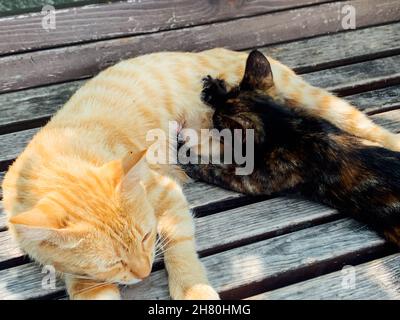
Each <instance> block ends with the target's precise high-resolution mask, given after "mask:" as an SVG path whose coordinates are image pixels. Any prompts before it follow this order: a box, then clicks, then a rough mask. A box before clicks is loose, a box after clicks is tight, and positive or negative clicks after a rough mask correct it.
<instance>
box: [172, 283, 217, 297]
mask: <svg viewBox="0 0 400 320" xmlns="http://www.w3.org/2000/svg"><path fill="white" fill-rule="evenodd" d="M172 299H174V300H220V298H219V295H218V293H217V292H216V291H215V290H214V289H213V288H212V287H211V286H210V285H208V284H195V285H193V286H191V287H190V288H188V289H186V290H177V291H175V294H172Z"/></svg>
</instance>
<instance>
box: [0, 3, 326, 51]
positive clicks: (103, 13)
mask: <svg viewBox="0 0 400 320" xmlns="http://www.w3.org/2000/svg"><path fill="white" fill-rule="evenodd" d="M324 2H329V1H328V0H286V1H271V0H255V1H241V0H233V1H229V2H228V1H192V0H173V1H170V0H169V1H160V0H143V1H129V2H128V1H123V2H117V3H108V4H99V5H90V6H84V7H78V8H68V9H60V10H56V12H55V14H56V29H55V30H50V31H46V30H45V29H44V28H43V27H42V19H43V15H41V13H40V12H34V13H29V14H25V15H19V16H12V17H5V18H2V19H0V55H2V54H9V53H16V52H21V51H26V50H33V49H35V50H37V49H43V48H48V47H54V46H60V45H65V44H66V43H68V44H73V43H81V42H88V41H95V40H101V39H110V38H116V37H121V36H132V35H137V34H145V33H151V32H158V31H162V30H169V29H176V28H182V27H189V26H195V25H199V24H204V23H211V22H216V21H221V20H226V19H229V20H230V19H235V18H239V17H246V16H251V15H258V14H263V13H268V12H272V11H276V10H283V9H289V8H295V7H301V6H304V5H311V4H318V3H324Z"/></svg>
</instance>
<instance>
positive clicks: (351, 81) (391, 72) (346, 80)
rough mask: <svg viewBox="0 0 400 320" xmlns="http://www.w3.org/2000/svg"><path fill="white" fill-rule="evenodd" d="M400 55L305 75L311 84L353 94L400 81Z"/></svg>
mask: <svg viewBox="0 0 400 320" xmlns="http://www.w3.org/2000/svg"><path fill="white" fill-rule="evenodd" d="M399 62H400V55H397V56H393V57H387V58H381V59H376V60H371V61H365V62H360V63H356V64H352V65H348V66H343V67H338V68H332V69H327V70H323V71H316V72H312V73H308V74H305V75H304V76H303V77H304V79H305V80H307V81H309V82H310V83H311V84H314V85H316V86H319V87H322V88H327V89H328V90H330V91H335V92H340V93H342V94H351V93H354V92H355V91H360V90H365V89H366V88H368V87H371V86H376V85H385V86H387V85H388V84H389V83H390V82H394V81H396V82H397V83H399V82H400V68H396V67H394V65H396V64H399Z"/></svg>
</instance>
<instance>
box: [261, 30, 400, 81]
mask: <svg viewBox="0 0 400 320" xmlns="http://www.w3.org/2000/svg"><path fill="white" fill-rule="evenodd" d="M399 34H400V23H391V24H387V25H383V26H378V27H370V28H365V29H360V30H353V31H346V32H340V33H336V34H330V35H325V36H319V37H315V38H311V39H302V40H297V41H292V42H289V43H283V44H277V45H270V46H267V47H265V48H261V49H260V50H262V51H263V52H265V53H266V54H268V55H270V56H271V57H274V58H275V59H277V60H279V61H281V62H282V63H284V64H286V65H288V66H290V67H291V68H294V69H295V71H296V72H297V73H305V72H312V71H317V70H321V69H326V68H328V67H329V68H331V67H336V66H340V65H344V64H351V63H356V62H360V61H363V60H371V59H374V58H378V57H384V56H388V55H394V54H398V53H399V50H400V36H399Z"/></svg>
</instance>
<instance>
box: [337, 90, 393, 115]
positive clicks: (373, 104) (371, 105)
mask: <svg viewBox="0 0 400 320" xmlns="http://www.w3.org/2000/svg"><path fill="white" fill-rule="evenodd" d="M345 99H346V100H348V101H349V102H350V103H352V104H353V105H356V106H357V107H358V108H359V109H360V110H362V111H364V112H366V113H368V114H373V113H378V112H382V111H384V110H390V109H394V108H399V107H400V85H395V86H391V87H387V88H383V89H379V90H373V91H367V92H363V93H359V94H355V95H351V96H347V97H346V98H345Z"/></svg>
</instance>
